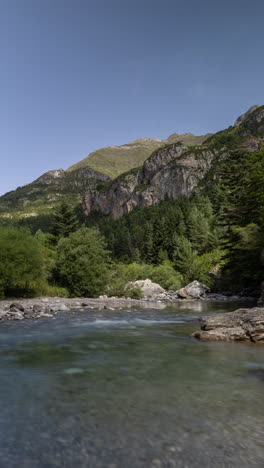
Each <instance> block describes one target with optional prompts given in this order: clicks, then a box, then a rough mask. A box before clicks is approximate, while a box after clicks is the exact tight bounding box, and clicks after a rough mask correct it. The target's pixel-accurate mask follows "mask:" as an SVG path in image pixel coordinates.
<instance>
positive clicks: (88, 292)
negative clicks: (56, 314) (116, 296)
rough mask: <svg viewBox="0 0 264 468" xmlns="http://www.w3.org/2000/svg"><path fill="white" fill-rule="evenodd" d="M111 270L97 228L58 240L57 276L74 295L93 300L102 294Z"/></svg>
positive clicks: (103, 243)
mask: <svg viewBox="0 0 264 468" xmlns="http://www.w3.org/2000/svg"><path fill="white" fill-rule="evenodd" d="M109 269H110V260H109V256H108V251H107V250H106V247H105V241H104V239H103V237H102V236H101V234H100V233H99V232H98V231H97V230H96V229H88V228H82V229H79V230H78V231H76V232H74V233H72V234H70V235H69V237H67V238H66V237H65V238H62V239H61V240H60V241H59V243H58V248H57V271H58V276H59V279H60V281H61V284H62V286H65V287H67V289H68V290H69V291H70V293H71V294H72V295H74V296H92V297H93V296H97V295H99V294H101V293H103V292H104V289H105V286H106V284H107V282H108V276H109Z"/></svg>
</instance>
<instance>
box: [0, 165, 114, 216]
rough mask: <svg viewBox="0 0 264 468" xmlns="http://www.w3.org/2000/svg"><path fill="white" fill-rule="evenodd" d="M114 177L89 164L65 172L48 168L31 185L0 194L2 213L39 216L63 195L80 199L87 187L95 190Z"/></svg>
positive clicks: (74, 201) (6, 214)
mask: <svg viewBox="0 0 264 468" xmlns="http://www.w3.org/2000/svg"><path fill="white" fill-rule="evenodd" d="M110 180H111V179H110V178H109V177H108V176H106V175H105V174H102V173H100V172H98V171H95V170H93V169H91V168H89V167H82V168H80V169H77V170H75V171H71V172H66V171H64V170H63V169H57V170H54V171H49V172H46V173H45V174H43V175H42V176H41V177H39V178H38V179H37V180H35V181H34V182H32V183H31V184H27V185H24V186H23V187H18V188H17V189H16V190H13V191H11V192H8V193H6V194H5V195H3V196H2V197H0V216H1V214H2V217H12V215H17V216H22V217H23V216H25V217H27V216H36V215H38V214H40V213H42V212H47V210H49V209H50V208H53V206H54V205H55V204H56V203H58V201H60V199H62V198H68V199H69V200H70V201H71V203H75V204H77V203H78V202H80V201H81V197H82V194H83V192H84V191H85V190H88V189H95V188H96V186H97V184H98V183H105V182H108V181H110Z"/></svg>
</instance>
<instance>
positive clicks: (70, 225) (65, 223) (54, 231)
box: [51, 201, 78, 245]
mask: <svg viewBox="0 0 264 468" xmlns="http://www.w3.org/2000/svg"><path fill="white" fill-rule="evenodd" d="M77 229H78V221H77V218H76V215H75V213H74V210H73V208H72V207H71V206H70V205H69V204H68V203H66V202H65V201H63V202H62V203H61V204H60V205H58V206H57V207H56V209H55V212H54V219H53V223H52V228H51V243H52V244H53V245H57V243H58V242H59V240H60V239H61V238H62V237H69V235H70V234H71V233H73V232H75V231H76V230H77Z"/></svg>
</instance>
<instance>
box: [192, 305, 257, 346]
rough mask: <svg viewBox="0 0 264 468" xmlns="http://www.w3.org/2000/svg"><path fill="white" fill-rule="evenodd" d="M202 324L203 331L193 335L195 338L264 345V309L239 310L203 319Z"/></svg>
mask: <svg viewBox="0 0 264 468" xmlns="http://www.w3.org/2000/svg"><path fill="white" fill-rule="evenodd" d="M200 323H201V330H200V331H197V332H195V333H193V335H192V336H194V337H195V338H199V339H203V340H213V341H252V342H253V343H257V342H263V343H264V308H259V307H254V308H253V309H238V310H236V311H234V312H228V313H225V314H219V315H215V316H213V317H202V318H201V319H200Z"/></svg>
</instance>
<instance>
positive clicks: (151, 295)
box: [126, 279, 166, 299]
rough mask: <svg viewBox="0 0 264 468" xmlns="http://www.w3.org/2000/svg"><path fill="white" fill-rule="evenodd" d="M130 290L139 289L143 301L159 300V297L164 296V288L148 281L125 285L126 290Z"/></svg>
mask: <svg viewBox="0 0 264 468" xmlns="http://www.w3.org/2000/svg"><path fill="white" fill-rule="evenodd" d="M132 288H139V289H141V291H142V293H143V296H144V299H160V296H161V295H164V294H166V290H165V289H164V288H162V287H161V286H160V285H159V284H157V283H153V282H152V281H151V280H150V279H145V280H138V281H133V282H130V283H128V284H127V285H126V289H132ZM163 297H164V296H163Z"/></svg>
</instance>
